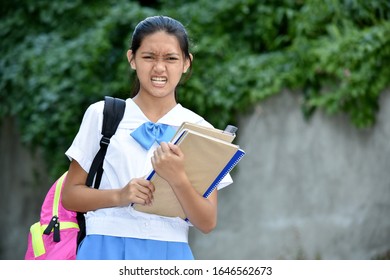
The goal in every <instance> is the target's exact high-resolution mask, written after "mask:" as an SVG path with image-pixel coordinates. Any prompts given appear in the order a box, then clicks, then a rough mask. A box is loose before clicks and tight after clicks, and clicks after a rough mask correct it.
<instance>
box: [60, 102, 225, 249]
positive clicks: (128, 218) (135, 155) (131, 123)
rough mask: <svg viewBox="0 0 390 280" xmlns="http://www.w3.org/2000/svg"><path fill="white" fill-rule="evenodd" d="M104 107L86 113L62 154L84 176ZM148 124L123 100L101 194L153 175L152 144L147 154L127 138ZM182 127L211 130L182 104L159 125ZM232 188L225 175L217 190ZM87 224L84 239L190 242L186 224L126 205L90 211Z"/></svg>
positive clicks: (99, 105)
mask: <svg viewBox="0 0 390 280" xmlns="http://www.w3.org/2000/svg"><path fill="white" fill-rule="evenodd" d="M103 107H104V101H99V102H97V103H94V104H92V105H90V106H89V107H88V109H87V110H86V112H85V114H84V117H83V120H82V123H81V125H80V129H79V131H78V133H77V135H76V137H75V139H74V140H73V143H72V145H71V146H70V148H69V149H68V150H67V151H66V152H65V154H66V156H67V157H68V158H69V159H70V160H76V161H77V162H78V163H79V164H80V166H81V167H82V168H83V169H84V170H85V171H86V172H88V171H89V168H90V166H91V163H92V160H93V158H94V156H95V154H96V152H97V151H98V149H99V147H100V146H99V142H100V139H101V137H102V135H101V127H102V121H103ZM147 121H149V119H148V118H147V117H146V116H145V115H144V114H143V112H142V111H141V109H140V108H139V107H138V105H136V104H135V103H134V101H133V100H132V99H131V98H129V99H127V100H126V110H125V114H124V117H123V119H122V121H121V122H120V124H119V126H118V129H117V131H116V134H115V135H114V136H113V137H112V138H111V141H110V145H109V146H108V149H107V154H106V157H105V160H104V163H103V168H104V172H103V176H102V180H101V184H100V189H118V188H122V187H124V186H125V185H126V184H127V183H128V182H129V181H130V180H131V179H132V178H137V177H144V176H145V175H146V174H148V173H149V172H150V171H151V170H152V164H151V157H152V155H153V151H154V150H155V149H156V148H157V147H158V144H157V143H154V144H153V146H152V148H150V150H148V151H147V150H145V149H144V148H143V147H142V146H141V145H140V144H139V143H138V142H137V141H136V140H134V139H133V137H131V135H130V133H131V132H133V131H134V130H135V129H136V128H138V127H139V126H140V125H142V124H143V123H144V122H147ZM185 121H188V122H193V123H198V124H201V125H205V126H211V124H210V123H208V122H207V121H206V120H204V119H203V118H202V117H201V116H199V115H197V114H196V113H194V112H192V111H190V110H188V109H186V108H184V107H182V106H181V105H180V104H177V105H176V106H175V107H174V108H173V109H172V110H171V111H169V112H168V113H167V114H166V115H165V116H163V117H162V118H161V119H160V120H159V121H158V123H164V124H168V125H171V126H173V127H174V128H175V129H177V128H178V127H179V126H180V125H181V124H182V123H183V122H185ZM232 182H233V180H232V178H231V176H230V174H228V175H227V176H225V178H224V179H223V180H222V181H221V183H220V184H219V186H218V189H221V188H224V187H226V186H227V185H229V184H231V183H232ZM85 218H86V232H87V234H100V235H110V236H119V237H133V238H141V239H154V240H162V241H176V242H188V230H189V226H191V224H190V223H189V222H186V221H184V220H183V219H181V218H179V217H176V218H171V217H163V216H159V215H153V214H146V213H142V212H139V211H136V210H134V208H133V207H131V206H130V205H129V206H127V207H112V208H103V209H98V210H96V211H90V212H88V213H86V215H85Z"/></svg>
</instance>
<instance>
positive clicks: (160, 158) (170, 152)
mask: <svg viewBox="0 0 390 280" xmlns="http://www.w3.org/2000/svg"><path fill="white" fill-rule="evenodd" d="M152 166H153V168H154V170H155V171H156V172H157V174H158V175H160V176H161V177H162V178H163V179H165V180H166V181H167V182H168V183H172V182H174V181H175V179H179V178H181V175H183V174H184V173H185V171H184V154H183V153H182V151H181V150H180V148H179V147H178V146H177V145H175V144H172V143H166V142H162V143H161V144H160V147H158V148H157V149H156V150H155V151H154V153H153V156H152Z"/></svg>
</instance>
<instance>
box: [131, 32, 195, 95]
mask: <svg viewBox="0 0 390 280" xmlns="http://www.w3.org/2000/svg"><path fill="white" fill-rule="evenodd" d="M127 58H128V60H129V62H130V65H131V68H132V69H134V70H136V71H137V76H138V79H139V82H140V92H139V93H138V94H147V95H150V96H153V97H157V98H163V97H167V96H170V97H173V98H174V96H175V88H176V86H177V84H178V83H179V81H180V78H181V76H182V74H183V73H185V72H186V71H187V69H188V67H189V66H190V61H189V59H186V58H185V56H184V55H183V52H182V50H181V48H180V45H179V42H178V40H177V38H176V37H175V36H173V35H169V34H167V33H165V32H163V31H159V32H156V33H153V34H151V35H148V36H146V37H145V38H144V39H143V41H142V43H141V46H140V47H139V49H138V50H137V52H136V54H135V55H134V54H133V53H132V51H131V50H129V51H128V52H127Z"/></svg>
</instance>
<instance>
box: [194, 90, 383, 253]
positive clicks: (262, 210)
mask: <svg viewBox="0 0 390 280" xmlns="http://www.w3.org/2000/svg"><path fill="white" fill-rule="evenodd" d="M389 120H390V96H389V93H388V92H387V93H385V94H383V96H382V100H381V108H380V113H379V116H378V122H377V125H376V126H375V127H374V128H372V129H366V130H358V129H356V128H355V127H353V125H351V123H350V122H349V121H348V120H347V119H346V118H345V117H340V116H333V117H330V116H325V115H324V114H322V113H320V112H318V113H317V114H316V115H315V116H314V118H312V119H311V120H310V121H309V122H306V121H304V119H303V118H302V114H301V112H300V109H299V95H298V94H297V95H294V94H291V93H287V92H285V93H283V94H281V95H279V96H276V97H273V98H271V99H270V100H268V101H267V102H265V103H263V104H261V105H258V106H257V107H256V108H255V110H254V111H253V112H251V114H249V115H247V116H243V117H242V119H241V120H240V122H239V123H240V125H239V130H238V135H239V139H238V141H236V142H237V143H238V144H240V146H241V147H242V148H243V149H244V150H245V151H246V152H247V155H246V156H245V158H244V159H243V160H242V161H241V162H240V163H239V165H238V168H237V170H235V173H233V174H232V175H233V179H234V183H233V185H231V186H229V187H228V188H226V189H224V190H222V191H221V192H220V193H219V224H218V227H217V229H216V230H215V231H214V232H212V233H211V234H208V235H204V234H201V233H200V232H198V231H196V230H192V232H191V243H192V246H193V248H194V254H195V255H196V257H197V258H198V259H371V258H378V257H381V256H383V254H385V253H386V252H389V249H390V218H389V217H390V121H389Z"/></svg>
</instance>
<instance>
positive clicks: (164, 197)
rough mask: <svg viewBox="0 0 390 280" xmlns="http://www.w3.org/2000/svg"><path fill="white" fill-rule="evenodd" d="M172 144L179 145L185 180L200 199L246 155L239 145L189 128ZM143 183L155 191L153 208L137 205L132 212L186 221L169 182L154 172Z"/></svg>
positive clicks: (174, 139) (178, 134) (183, 130)
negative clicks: (146, 183)
mask: <svg viewBox="0 0 390 280" xmlns="http://www.w3.org/2000/svg"><path fill="white" fill-rule="evenodd" d="M172 142H173V143H175V144H177V145H179V147H180V148H181V150H182V152H183V153H184V156H185V162H184V168H185V170H186V173H187V175H188V178H189V180H190V182H191V184H192V186H193V187H194V188H195V189H196V190H197V192H198V193H199V194H202V195H203V197H208V196H209V195H210V194H211V193H212V192H213V190H214V189H215V188H216V187H217V186H218V184H219V183H220V182H221V180H222V179H223V178H224V177H225V176H226V175H227V174H228V173H229V172H230V171H231V170H232V169H233V168H234V167H235V166H236V165H237V164H238V162H239V161H240V160H241V159H242V157H243V156H244V155H245V152H244V151H243V150H242V149H241V148H240V147H239V146H238V145H235V144H232V143H230V142H229V141H225V140H221V139H218V138H216V137H212V136H209V135H206V134H203V133H200V132H198V131H194V130H191V129H188V128H183V129H182V130H180V132H179V133H177V134H176V135H175V136H174V138H173V139H172ZM146 179H148V180H150V181H151V182H153V184H154V185H155V188H156V190H155V192H154V201H153V204H152V205H151V206H149V205H148V206H143V205H139V204H136V205H134V208H135V209H136V210H138V211H141V212H145V213H150V214H157V215H161V216H167V217H180V218H183V219H185V218H186V215H185V213H184V211H183V209H182V207H181V205H180V202H179V201H178V199H177V198H176V195H175V193H174V192H173V190H172V188H171V187H170V186H169V184H168V182H167V181H165V180H164V179H163V178H161V177H160V176H159V175H158V174H157V173H156V172H155V171H154V170H152V171H151V172H150V173H149V174H148V175H147V177H146Z"/></svg>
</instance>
